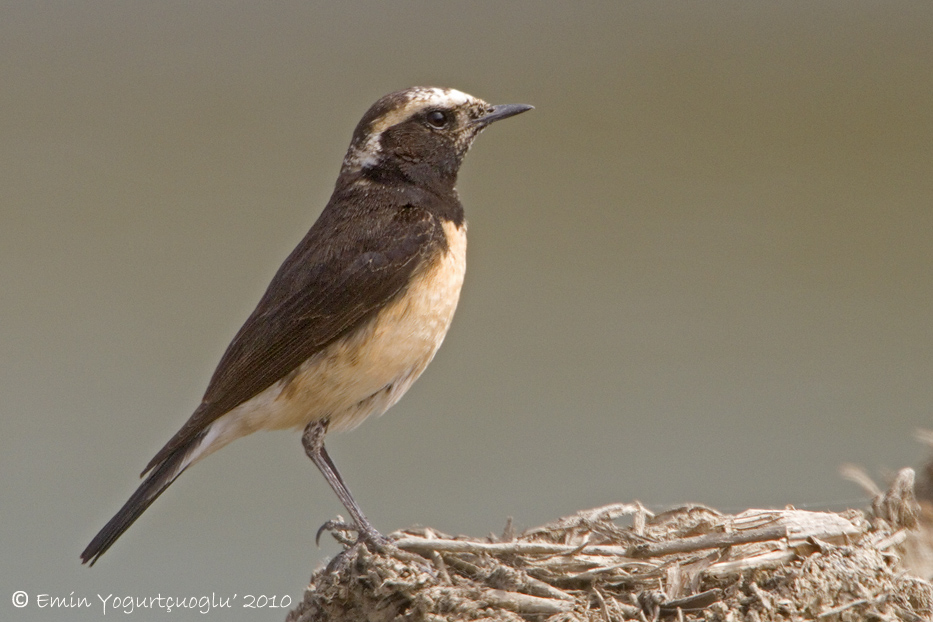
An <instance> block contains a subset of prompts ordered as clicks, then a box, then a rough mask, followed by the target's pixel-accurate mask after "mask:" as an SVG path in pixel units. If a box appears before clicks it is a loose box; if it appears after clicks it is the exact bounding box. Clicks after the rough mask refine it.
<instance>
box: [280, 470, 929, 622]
mask: <svg viewBox="0 0 933 622" xmlns="http://www.w3.org/2000/svg"><path fill="white" fill-rule="evenodd" d="M913 484H914V472H913V471H912V470H910V469H904V470H903V471H901V473H900V474H899V475H898V477H897V479H896V481H895V482H894V484H893V486H892V488H891V489H890V490H889V491H888V492H886V493H883V494H880V495H879V496H878V497H877V498H876V500H875V503H874V505H873V509H872V511H870V512H861V511H858V510H849V511H846V512H843V513H830V512H805V511H801V510H795V509H787V510H783V511H775V510H748V511H745V512H742V513H741V514H737V515H725V514H721V513H719V512H717V511H715V510H712V509H710V508H706V507H701V506H688V507H683V508H679V509H676V510H671V511H668V512H664V513H663V514H658V515H654V514H652V513H650V512H648V511H647V510H645V508H643V507H642V506H641V505H639V504H638V503H634V504H618V505H610V506H606V507H602V508H596V509H593V510H587V511H584V512H579V513H577V514H575V515H573V516H568V517H566V518H562V519H559V520H557V521H554V522H553V523H549V524H547V525H544V526H541V527H538V528H536V529H531V530H528V531H526V532H525V533H523V534H521V535H518V536H515V535H513V534H512V533H511V528H510V527H507V529H506V533H505V534H504V535H503V537H501V538H487V539H484V540H475V539H469V538H463V537H457V538H451V537H449V536H445V535H443V534H440V533H437V532H435V531H432V530H430V529H417V530H407V531H403V532H398V533H396V534H393V540H394V541H393V544H392V545H390V546H389V547H387V548H386V550H384V551H382V552H378V553H377V552H373V551H371V550H369V549H368V548H367V547H366V546H362V545H355V546H354V545H351V540H350V536H351V535H352V534H349V533H341V532H336V533H335V537H338V539H340V538H342V539H343V541H344V542H345V543H346V545H347V548H346V549H345V551H344V552H343V553H342V554H341V555H339V556H338V557H337V558H336V559H334V560H333V561H332V562H331V563H330V565H329V566H328V567H327V568H325V569H322V570H319V571H318V572H316V573H315V574H314V576H313V577H312V579H311V584H310V586H309V587H308V589H307V591H306V593H305V597H304V600H303V602H302V603H301V604H300V605H299V606H298V607H297V608H296V609H295V610H294V611H292V612H291V613H290V614H289V616H288V619H287V620H288V622H345V621H350V620H352V621H354V622H358V621H363V620H365V621H372V622H389V621H393V620H405V621H412V622H420V621H432V622H440V621H442V620H443V621H454V620H488V621H500V620H502V621H506V620H508V621H514V622H518V621H523V620H540V621H548V622H558V621H560V622H564V621H566V622H570V621H577V620H580V621H583V620H587V621H596V620H599V621H602V622H610V621H616V620H659V619H673V620H754V621H777V620H825V621H827V622H829V621H834V620H845V621H849V620H852V621H855V620H859V621H861V620H879V621H881V620H930V619H933V587H931V585H930V583H928V582H927V581H925V580H924V579H922V578H920V577H918V576H916V575H914V574H911V573H910V572H907V571H906V570H905V569H904V567H903V566H902V564H901V562H900V559H901V553H902V550H901V549H902V548H903V545H904V542H905V541H906V540H907V539H908V536H909V535H910V530H911V529H913V528H914V527H915V526H916V523H917V518H918V514H919V508H918V505H917V502H916V500H915V499H914V496H913V487H914V486H913ZM620 522H625V523H626V524H627V526H621V525H620Z"/></svg>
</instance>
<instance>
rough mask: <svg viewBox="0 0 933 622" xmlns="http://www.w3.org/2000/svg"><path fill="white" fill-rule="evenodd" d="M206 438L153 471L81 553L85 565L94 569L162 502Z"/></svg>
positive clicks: (178, 451)
mask: <svg viewBox="0 0 933 622" xmlns="http://www.w3.org/2000/svg"><path fill="white" fill-rule="evenodd" d="M203 438H204V435H203V434H199V435H198V436H196V437H195V438H193V439H191V442H189V443H186V444H185V445H184V446H182V447H179V448H178V449H176V450H175V451H173V452H172V453H170V454H169V455H168V456H166V457H165V459H164V460H162V462H160V463H159V464H158V465H156V466H155V468H153V469H152V471H151V472H150V473H149V475H148V476H146V479H145V480H143V483H142V484H140V485H139V488H137V489H136V492H134V493H133V496H131V497H130V498H129V500H128V501H127V502H126V503H124V504H123V507H122V508H120V511H119V512H117V513H116V514H115V515H114V517H113V518H111V519H110V522H108V523H107V524H106V525H104V528H103V529H101V530H100V532H99V533H98V534H97V535H96V536H94V539H93V540H91V543H90V544H88V545H87V548H86V549H84V552H83V553H81V561H82V563H85V564H89V565H91V566H93V565H94V563H95V562H96V561H97V560H98V559H99V558H100V556H101V555H103V554H104V553H106V552H107V549H109V548H110V547H111V546H112V545H113V543H114V542H116V541H117V538H119V537H120V536H121V535H123V532H124V531H126V530H127V529H129V528H130V525H132V524H133V523H134V522H136V519H137V518H139V517H140V516H141V515H142V513H143V512H145V511H146V508H148V507H149V506H150V505H152V502H153V501H155V500H156V499H158V498H159V495H161V494H162V492H163V491H164V490H165V489H166V488H168V487H169V486H170V485H171V483H172V482H174V481H175V479H176V478H177V477H178V476H179V475H181V474H182V472H184V470H185V469H186V468H188V466H189V465H190V464H191V462H192V460H191V458H192V453H193V451H194V450H195V449H196V448H197V447H198V445H200V443H201V441H202V440H203Z"/></svg>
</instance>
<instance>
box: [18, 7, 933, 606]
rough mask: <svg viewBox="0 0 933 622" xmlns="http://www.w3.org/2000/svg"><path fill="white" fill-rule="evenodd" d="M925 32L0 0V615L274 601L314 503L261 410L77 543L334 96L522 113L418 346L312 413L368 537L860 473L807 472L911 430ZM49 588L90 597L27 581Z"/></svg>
mask: <svg viewBox="0 0 933 622" xmlns="http://www.w3.org/2000/svg"><path fill="white" fill-rule="evenodd" d="M931 32H933V3H930V2H928V1H910V2H908V1H889V2H853V1H845V2H842V1H839V2H835V1H829V2H820V3H808V2H780V1H779V2H768V3H764V2H747V1H744V0H743V1H741V2H722V1H718V0H707V1H704V2H682V1H681V2H639V3H631V2H585V3H558V2H509V3H500V2H485V3H480V2H473V3H456V4H454V3H450V4H440V3H434V2H381V3H362V2H343V3H339V4H338V3H331V4H324V3H318V2H313V3H312V2H301V3H299V2H278V3H258V2H229V1H228V2H216V1H198V2H181V1H170V2H149V3H143V2H116V1H113V2H102V1H98V0H92V1H89V2H80V3H78V2H63V1H49V2H3V3H2V4H0V84H2V86H0V136H2V140H0V188H2V194H0V473H2V477H0V612H2V616H0V617H3V618H4V619H7V620H40V619H41V620H98V619H101V615H100V614H101V610H100V605H99V601H98V600H97V598H96V596H97V595H98V594H100V595H102V596H107V595H108V594H114V595H120V596H140V597H148V596H156V595H158V594H160V593H161V594H162V595H176V596H192V595H193V596H201V595H205V594H206V595H210V594H211V593H214V594H216V595H217V596H220V597H231V596H232V595H233V594H237V595H238V596H237V600H236V601H234V603H235V605H236V606H240V605H242V604H243V602H244V600H243V599H244V595H246V594H253V595H267V596H272V595H279V596H280V597H281V596H282V595H288V596H290V597H291V598H292V602H293V603H295V602H297V600H298V599H300V597H301V593H302V589H303V587H304V586H305V584H306V582H307V580H308V577H309V576H310V574H311V571H312V570H313V569H314V568H315V567H317V566H318V565H319V564H320V563H322V561H324V560H325V559H326V558H328V557H329V556H331V555H333V554H334V553H335V552H336V551H337V550H338V549H337V547H336V546H335V545H334V544H333V543H332V542H327V543H325V544H324V545H323V546H322V547H321V548H317V547H315V545H314V541H313V536H314V532H315V530H316V529H317V528H318V526H319V525H321V524H322V523H323V522H324V521H326V520H328V519H331V518H333V517H334V516H335V515H336V514H338V513H345V512H344V510H343V508H342V507H341V506H340V505H339V503H338V501H337V500H336V498H335V497H334V495H333V494H332V493H331V491H330V490H329V489H328V488H327V486H326V484H325V483H324V482H323V479H322V478H321V476H320V475H319V474H318V473H317V471H316V470H315V469H314V467H313V466H312V465H311V464H310V462H309V461H308V460H307V458H306V457H305V456H304V454H303V452H302V450H301V446H300V442H299V438H298V435H296V434H289V433H271V434H262V435H254V436H253V437H250V438H247V439H245V440H242V441H238V442H236V443H234V444H233V445H231V446H229V447H227V448H226V449H224V450H223V451H221V452H220V453H218V454H216V455H214V456H212V457H211V458H210V459H209V460H206V461H205V462H203V463H201V464H198V465H197V466H196V467H195V468H192V469H191V470H189V471H188V472H187V473H186V474H185V475H184V476H183V477H181V478H180V479H179V480H178V481H177V482H176V483H175V484H174V485H173V486H172V487H171V488H170V489H169V491H168V492H166V494H165V495H163V496H162V497H161V498H160V499H159V500H158V501H157V502H156V503H155V504H154V505H153V507H152V508H150V510H149V511H148V512H147V513H146V514H145V515H144V516H143V518H142V519H140V521H139V522H138V523H137V524H136V525H134V526H133V528H131V529H130V530H129V532H127V534H126V535H125V536H124V537H123V538H122V539H121V540H120V541H119V542H118V543H117V544H116V546H115V547H114V548H113V549H112V550H111V551H110V552H109V553H108V554H107V555H106V556H105V557H104V558H103V559H102V560H101V561H100V562H99V563H98V564H97V566H95V567H94V568H93V569H90V570H89V569H87V568H84V567H81V566H80V565H79V563H78V554H79V552H80V551H81V550H82V549H83V548H84V546H85V545H86V544H87V542H88V540H89V539H90V538H91V537H92V536H93V535H94V534H95V533H96V531H97V530H98V529H99V528H100V527H101V526H102V525H103V523H104V522H105V521H106V520H107V519H109V518H110V516H111V515H112V514H113V513H114V512H115V511H116V510H117V508H118V507H119V506H120V505H121V504H122V503H123V502H124V501H125V500H126V498H127V497H128V496H129V494H130V493H131V492H132V491H133V489H134V488H135V486H136V484H137V481H138V480H137V479H136V474H137V473H138V472H139V471H140V470H141V469H142V467H143V466H144V465H145V464H146V462H147V461H148V460H149V459H150V458H151V457H152V455H153V454H154V453H155V452H156V451H157V450H158V449H159V448H160V447H161V446H162V444H163V443H164V442H165V441H166V440H167V439H168V438H169V437H170V436H171V434H172V433H174V432H175V430H176V429H177V428H178V427H179V426H180V425H181V423H182V422H183V421H184V420H185V419H186V418H187V417H188V415H189V414H190V413H191V411H192V410H193V409H194V407H195V406H196V404H197V403H198V400H199V399H200V396H201V393H202V392H203V390H204V387H205V385H206V383H207V380H208V378H209V376H210V374H211V372H212V371H213V368H214V365H215V364H216V363H217V360H218V359H219V357H220V355H221V354H222V352H223V350H224V348H225V347H226V345H227V343H228V342H229V340H230V339H231V337H232V336H233V334H234V332H235V331H236V329H237V328H238V327H239V326H240V324H241V323H242V322H243V320H244V319H245V318H246V316H247V315H248V314H249V312H250V311H251V310H252V308H253V306H254V305H255V303H256V301H257V300H258V298H259V296H260V294H261V293H262V291H263V290H264V288H265V286H266V284H267V283H268V280H269V279H270V278H271V276H272V275H273V273H274V272H275V270H276V268H277V267H278V265H279V264H280V262H281V261H282V260H283V259H284V258H285V256H286V254H287V253H288V252H289V251H290V250H291V248H292V247H293V246H294V245H295V244H296V243H297V242H298V241H299V240H300V239H301V237H302V236H303V235H304V233H305V231H306V230H307V229H308V227H309V226H310V225H311V224H312V222H313V221H314V219H315V217H316V216H317V214H318V213H319V211H320V209H321V208H322V207H323V206H324V204H325V202H326V201H327V198H328V197H329V195H330V191H331V189H332V186H333V182H334V180H335V179H336V175H337V171H338V169H339V165H340V161H341V159H342V157H343V155H344V152H345V150H346V147H347V144H348V142H349V138H350V134H351V132H352V129H353V127H354V125H355V123H356V122H357V120H358V119H359V117H360V116H361V115H362V113H363V112H364V111H365V110H366V108H368V107H369V105H370V104H371V103H372V102H373V101H375V100H376V99H377V98H378V97H380V96H381V95H383V94H384V93H387V92H389V91H393V90H397V89H399V88H404V87H407V86H410V85H415V84H424V85H440V86H452V87H455V88H458V89H460V90H463V91H466V92H468V93H471V94H473V95H476V96H478V97H482V98H484V99H486V100H488V101H490V102H493V103H529V104H533V105H534V106H535V107H536V110H535V111H533V112H531V113H528V114H527V115H523V116H521V117H518V118H516V119H514V120H509V121H508V122H506V123H502V124H501V125H496V126H495V127H494V128H492V129H491V130H490V131H488V132H486V133H485V134H484V135H483V136H482V137H480V139H479V140H478V141H477V143H476V145H475V146H474V148H473V150H472V152H471V153H470V155H469V156H468V158H467V161H466V164H465V166H464V168H463V170H462V172H461V183H460V186H459V188H460V194H461V197H462V200H463V202H464V204H465V206H466V209H467V215H468V219H469V221H470V248H469V262H468V265H469V268H468V271H467V282H466V285H465V288H464V292H463V296H462V298H461V303H460V308H459V311H458V314H457V317H456V319H455V320H454V324H453V327H452V329H451V332H450V334H449V336H448V338H447V341H446V342H445V345H444V347H443V348H442V349H441V351H440V353H439V354H438V356H437V358H436V359H435V362H434V363H433V365H432V366H431V367H430V368H429V369H428V371H427V372H426V373H425V375H424V376H423V377H422V379H421V380H420V381H419V382H418V383H417V384H416V385H415V386H414V388H413V389H412V390H411V391H410V392H409V394H408V395H407V396H406V397H405V398H404V399H403V400H402V401H401V403H399V404H398V405H397V406H396V407H395V408H394V409H392V410H391V411H390V412H389V414H388V415H387V416H385V417H383V418H381V419H378V420H372V421H369V422H367V423H366V424H365V425H364V426H363V427H362V428H360V429H359V430H357V431H355V432H353V433H351V434H347V435H344V436H335V437H331V439H330V441H329V447H330V449H331V453H332V455H333V457H334V459H335V461H336V462H337V464H338V465H339V466H340V467H341V470H342V471H343V474H344V476H345V477H346V479H347V481H348V482H349V484H350V487H351V488H352V490H353V491H354V493H355V494H356V496H357V499H358V500H359V502H360V503H361V505H362V506H363V508H364V509H365V510H366V511H367V513H368V515H369V517H370V519H371V520H372V521H373V522H374V524H375V525H376V526H377V527H378V528H380V529H381V530H382V531H384V532H390V531H392V530H394V529H398V528H402V527H406V526H409V525H413V524H426V525H431V526H434V527H435V528H437V529H440V530H443V531H446V532H451V533H464V534H471V535H476V536H481V535H484V534H486V533H489V532H500V531H501V529H502V527H503V525H504V523H505V519H506V517H507V516H513V517H514V518H515V522H516V525H517V526H518V527H531V526H535V525H537V524H540V523H542V522H545V521H547V520H549V519H552V518H555V517H558V516H561V515H564V514H567V513H571V512H574V511H576V510H578V509H582V508H588V507H592V506H596V505H601V504H605V503H610V502H616V501H628V500H632V499H639V500H641V501H642V502H644V503H646V504H647V505H648V506H649V507H650V508H652V509H655V510H663V509H664V508H666V507H669V506H671V505H674V504H679V503H681V502H687V501H693V502H701V503H706V504H711V505H713V506H717V507H719V508H721V509H725V510H740V509H743V508H745V507H750V506H776V507H782V506H784V505H785V504H795V505H798V506H800V507H814V508H820V507H830V508H833V509H838V508H840V507H844V506H846V505H855V506H858V505H860V504H863V503H864V499H863V497H862V495H861V493H860V491H859V490H858V489H857V488H856V487H855V486H853V485H851V484H848V483H845V482H843V481H841V480H840V478H839V476H838V475H837V469H838V466H839V465H840V464H841V463H843V462H848V461H851V462H856V463H859V464H862V465H864V466H865V467H867V468H868V469H869V470H870V471H871V472H872V473H873V474H876V475H877V474H880V473H883V472H884V470H885V469H888V470H894V469H896V468H899V467H901V466H905V465H909V464H916V463H917V462H919V461H920V460H921V459H922V456H923V452H922V450H921V448H920V447H919V446H918V445H917V444H916V443H915V442H914V441H913V440H912V438H911V435H912V432H913V430H914V429H915V428H917V427H920V426H933V420H931V406H933V382H931V380H933V323H931V308H933V278H931V275H933V36H931V34H930V33H931ZM15 590H24V591H26V592H27V593H28V594H30V596H31V597H32V600H31V601H30V604H29V605H28V606H27V607H25V608H23V609H16V608H14V607H13V605H12V603H11V595H12V593H13V592H14V591H15ZM71 592H74V594H75V596H80V597H86V598H88V599H90V600H91V604H92V608H91V609H90V610H86V611H80V612H79V611H75V610H56V611H50V610H47V609H39V608H38V607H36V605H35V596H36V594H43V593H44V594H51V595H55V596H65V597H67V596H69V593H71ZM121 615H122V614H121ZM134 616H135V617H134ZM284 616H285V610H275V609H271V610H262V611H256V610H249V609H239V608H237V609H234V610H233V611H223V612H218V611H215V612H212V613H211V614H209V615H208V616H207V617H205V616H202V615H200V614H197V613H193V612H185V611H173V612H172V613H171V614H167V615H164V616H160V617H158V619H163V618H164V619H172V620H188V619H191V620H194V619H198V620H203V619H207V618H209V617H213V619H225V620H247V619H249V620H281V619H283V618H284ZM124 617H126V619H139V620H143V619H156V616H154V615H153V614H152V613H151V612H140V611H137V612H135V613H133V614H132V615H131V616H124Z"/></svg>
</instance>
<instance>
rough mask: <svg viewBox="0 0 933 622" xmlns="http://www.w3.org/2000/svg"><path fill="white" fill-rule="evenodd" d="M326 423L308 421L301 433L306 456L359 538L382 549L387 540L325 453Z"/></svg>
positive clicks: (325, 420) (323, 420) (323, 421)
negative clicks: (368, 517) (377, 529)
mask: <svg viewBox="0 0 933 622" xmlns="http://www.w3.org/2000/svg"><path fill="white" fill-rule="evenodd" d="M328 423H329V421H328V420H327V419H319V420H317V421H312V422H311V423H309V424H308V426H307V427H306V428H305V431H304V434H302V435H301V444H302V445H303V446H304V448H305V453H306V454H308V457H309V458H311V461H312V462H314V464H315V465H316V466H317V468H318V469H319V470H320V471H321V474H322V475H323V476H324V479H326V480H327V483H328V484H330V487H331V488H332V489H333V490H334V492H335V493H336V494H337V498H338V499H340V502H341V503H343V507H345V508H347V512H349V513H350V516H351V517H353V522H354V523H355V525H356V530H357V533H358V534H359V537H360V540H365V541H367V542H369V543H370V544H372V545H374V546H375V547H376V548H377V549H382V548H383V547H384V546H385V544H386V543H387V542H388V540H386V538H385V536H383V535H382V534H381V533H379V532H378V531H376V528H375V527H373V526H372V523H370V522H369V520H367V519H366V516H364V515H363V510H361V509H360V506H359V505H358V504H357V502H356V501H355V500H354V499H353V495H351V494H350V489H349V488H347V485H346V484H345V483H344V482H343V478H342V477H340V473H339V472H338V471H337V467H336V466H335V465H334V462H333V461H332V460H331V459H330V456H329V455H327V450H326V449H324V435H325V434H326V433H327V425H328Z"/></svg>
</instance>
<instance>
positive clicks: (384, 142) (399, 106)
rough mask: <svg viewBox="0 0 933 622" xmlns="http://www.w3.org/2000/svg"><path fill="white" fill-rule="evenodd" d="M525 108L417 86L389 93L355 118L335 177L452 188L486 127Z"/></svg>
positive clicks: (520, 105) (527, 107)
mask: <svg viewBox="0 0 933 622" xmlns="http://www.w3.org/2000/svg"><path fill="white" fill-rule="evenodd" d="M531 108H532V106H528V105H525V104H506V105H499V106H493V105H492V104H488V103H486V102H484V101H483V100H481V99H477V98H475V97H472V96H470V95H467V94H466V93H462V92H460V91H457V90H454V89H445V88H435V87H420V86H418V87H412V88H409V89H405V90H403V91H397V92H395V93H390V94H388V95H386V96H385V97H383V98H382V99H380V100H379V101H377V102H376V103H375V104H373V105H372V107H370V109H369V110H368V111H367V112H366V114H364V115H363V118H362V119H360V122H359V124H358V125H357V126H356V130H355V131H354V132H353V139H352V140H351V142H350V149H349V150H348V151H347V156H346V158H345V159H344V161H343V167H342V169H341V175H351V174H354V173H360V174H362V175H364V176H365V177H369V178H373V179H379V178H396V179H397V178H398V177H402V178H405V179H407V180H409V181H412V182H415V183H421V184H428V185H430V184H432V183H437V182H440V183H445V184H447V183H449V184H451V185H452V184H453V182H455V181H456V178H457V171H458V170H459V169H460V164H461V162H462V161H463V156H464V155H466V152H467V151H468V150H469V148H470V145H471V144H472V143H473V139H474V138H476V136H477V135H478V134H479V133H480V132H481V131H482V130H483V129H484V128H485V127H486V126H488V125H489V124H490V123H492V122H493V121H498V120H500V119H505V118H507V117H511V116H513V115H516V114H519V113H521V112H525V111H526V110H531Z"/></svg>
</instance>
